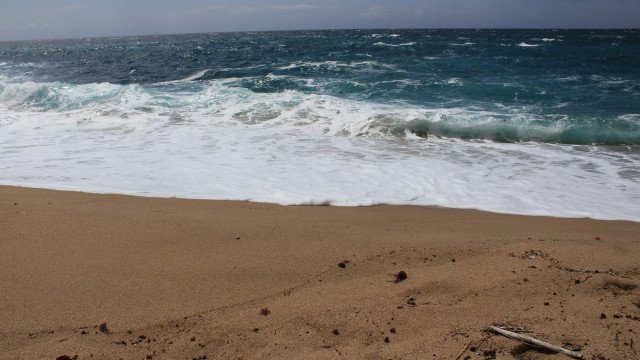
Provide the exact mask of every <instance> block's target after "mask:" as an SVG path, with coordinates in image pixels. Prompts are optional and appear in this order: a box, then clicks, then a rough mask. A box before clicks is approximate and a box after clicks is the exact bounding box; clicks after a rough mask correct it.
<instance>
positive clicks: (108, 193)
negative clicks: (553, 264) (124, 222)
mask: <svg viewBox="0 0 640 360" xmlns="http://www.w3.org/2000/svg"><path fill="white" fill-rule="evenodd" d="M1 187H7V188H16V189H32V190H44V191H57V192H66V193H78V194H86V195H104V196H125V197H132V198H145V199H173V200H185V201H212V202H222V203H225V202H238V203H248V204H261V205H273V206H283V207H297V206H299V207H307V206H308V207H314V206H319V207H324V206H329V207H337V208H367V207H375V206H407V207H416V208H427V209H449V210H454V211H457V210H460V211H478V212H481V213H488V214H495V215H506V216H523V217H539V218H552V219H564V220H593V221H620V222H629V223H637V224H640V219H639V220H633V219H621V218H597V217H589V216H577V215H576V216H562V215H549V214H530V213H516V212H506V211H505V212H500V211H492V210H485V209H480V208H470V207H469V208H467V207H452V206H444V205H420V204H404V203H373V204H369V205H341V204H333V203H331V202H330V201H329V200H325V201H319V202H308V203H292V204H281V203H276V202H269V201H260V200H251V199H214V198H203V197H186V196H180V195H164V194H161V193H147V194H143V193H137V192H135V191H130V192H122V191H117V190H113V192H111V191H110V190H103V191H101V190H96V189H94V190H79V189H76V188H74V187H68V188H65V187H60V186H47V185H42V186H36V185H19V184H14V183H0V188H1Z"/></svg>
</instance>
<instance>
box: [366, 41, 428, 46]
mask: <svg viewBox="0 0 640 360" xmlns="http://www.w3.org/2000/svg"><path fill="white" fill-rule="evenodd" d="M415 44H417V42H415V41H412V42H406V43H402V44H388V43H385V42H377V43H375V44H373V45H374V46H392V47H397V46H413V45H415Z"/></svg>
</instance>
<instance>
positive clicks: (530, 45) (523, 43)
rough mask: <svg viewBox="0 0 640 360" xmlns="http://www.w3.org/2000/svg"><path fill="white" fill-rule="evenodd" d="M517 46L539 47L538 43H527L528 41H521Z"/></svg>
mask: <svg viewBox="0 0 640 360" xmlns="http://www.w3.org/2000/svg"><path fill="white" fill-rule="evenodd" d="M516 46H520V47H538V46H539V45H537V44H527V43H526V42H524V41H523V42H521V43H520V44H518V45H516Z"/></svg>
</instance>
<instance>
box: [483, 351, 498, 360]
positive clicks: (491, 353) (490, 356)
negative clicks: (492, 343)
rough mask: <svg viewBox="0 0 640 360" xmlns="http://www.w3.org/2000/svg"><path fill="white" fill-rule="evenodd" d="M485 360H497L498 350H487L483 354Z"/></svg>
mask: <svg viewBox="0 0 640 360" xmlns="http://www.w3.org/2000/svg"><path fill="white" fill-rule="evenodd" d="M482 354H483V355H484V358H485V359H495V358H496V350H495V349H494V350H487V351H484V352H483V353H482Z"/></svg>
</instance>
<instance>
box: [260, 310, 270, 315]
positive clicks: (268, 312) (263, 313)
mask: <svg viewBox="0 0 640 360" xmlns="http://www.w3.org/2000/svg"><path fill="white" fill-rule="evenodd" d="M269 314H271V310H269V308H262V309H260V315H262V316H267V315H269Z"/></svg>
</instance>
